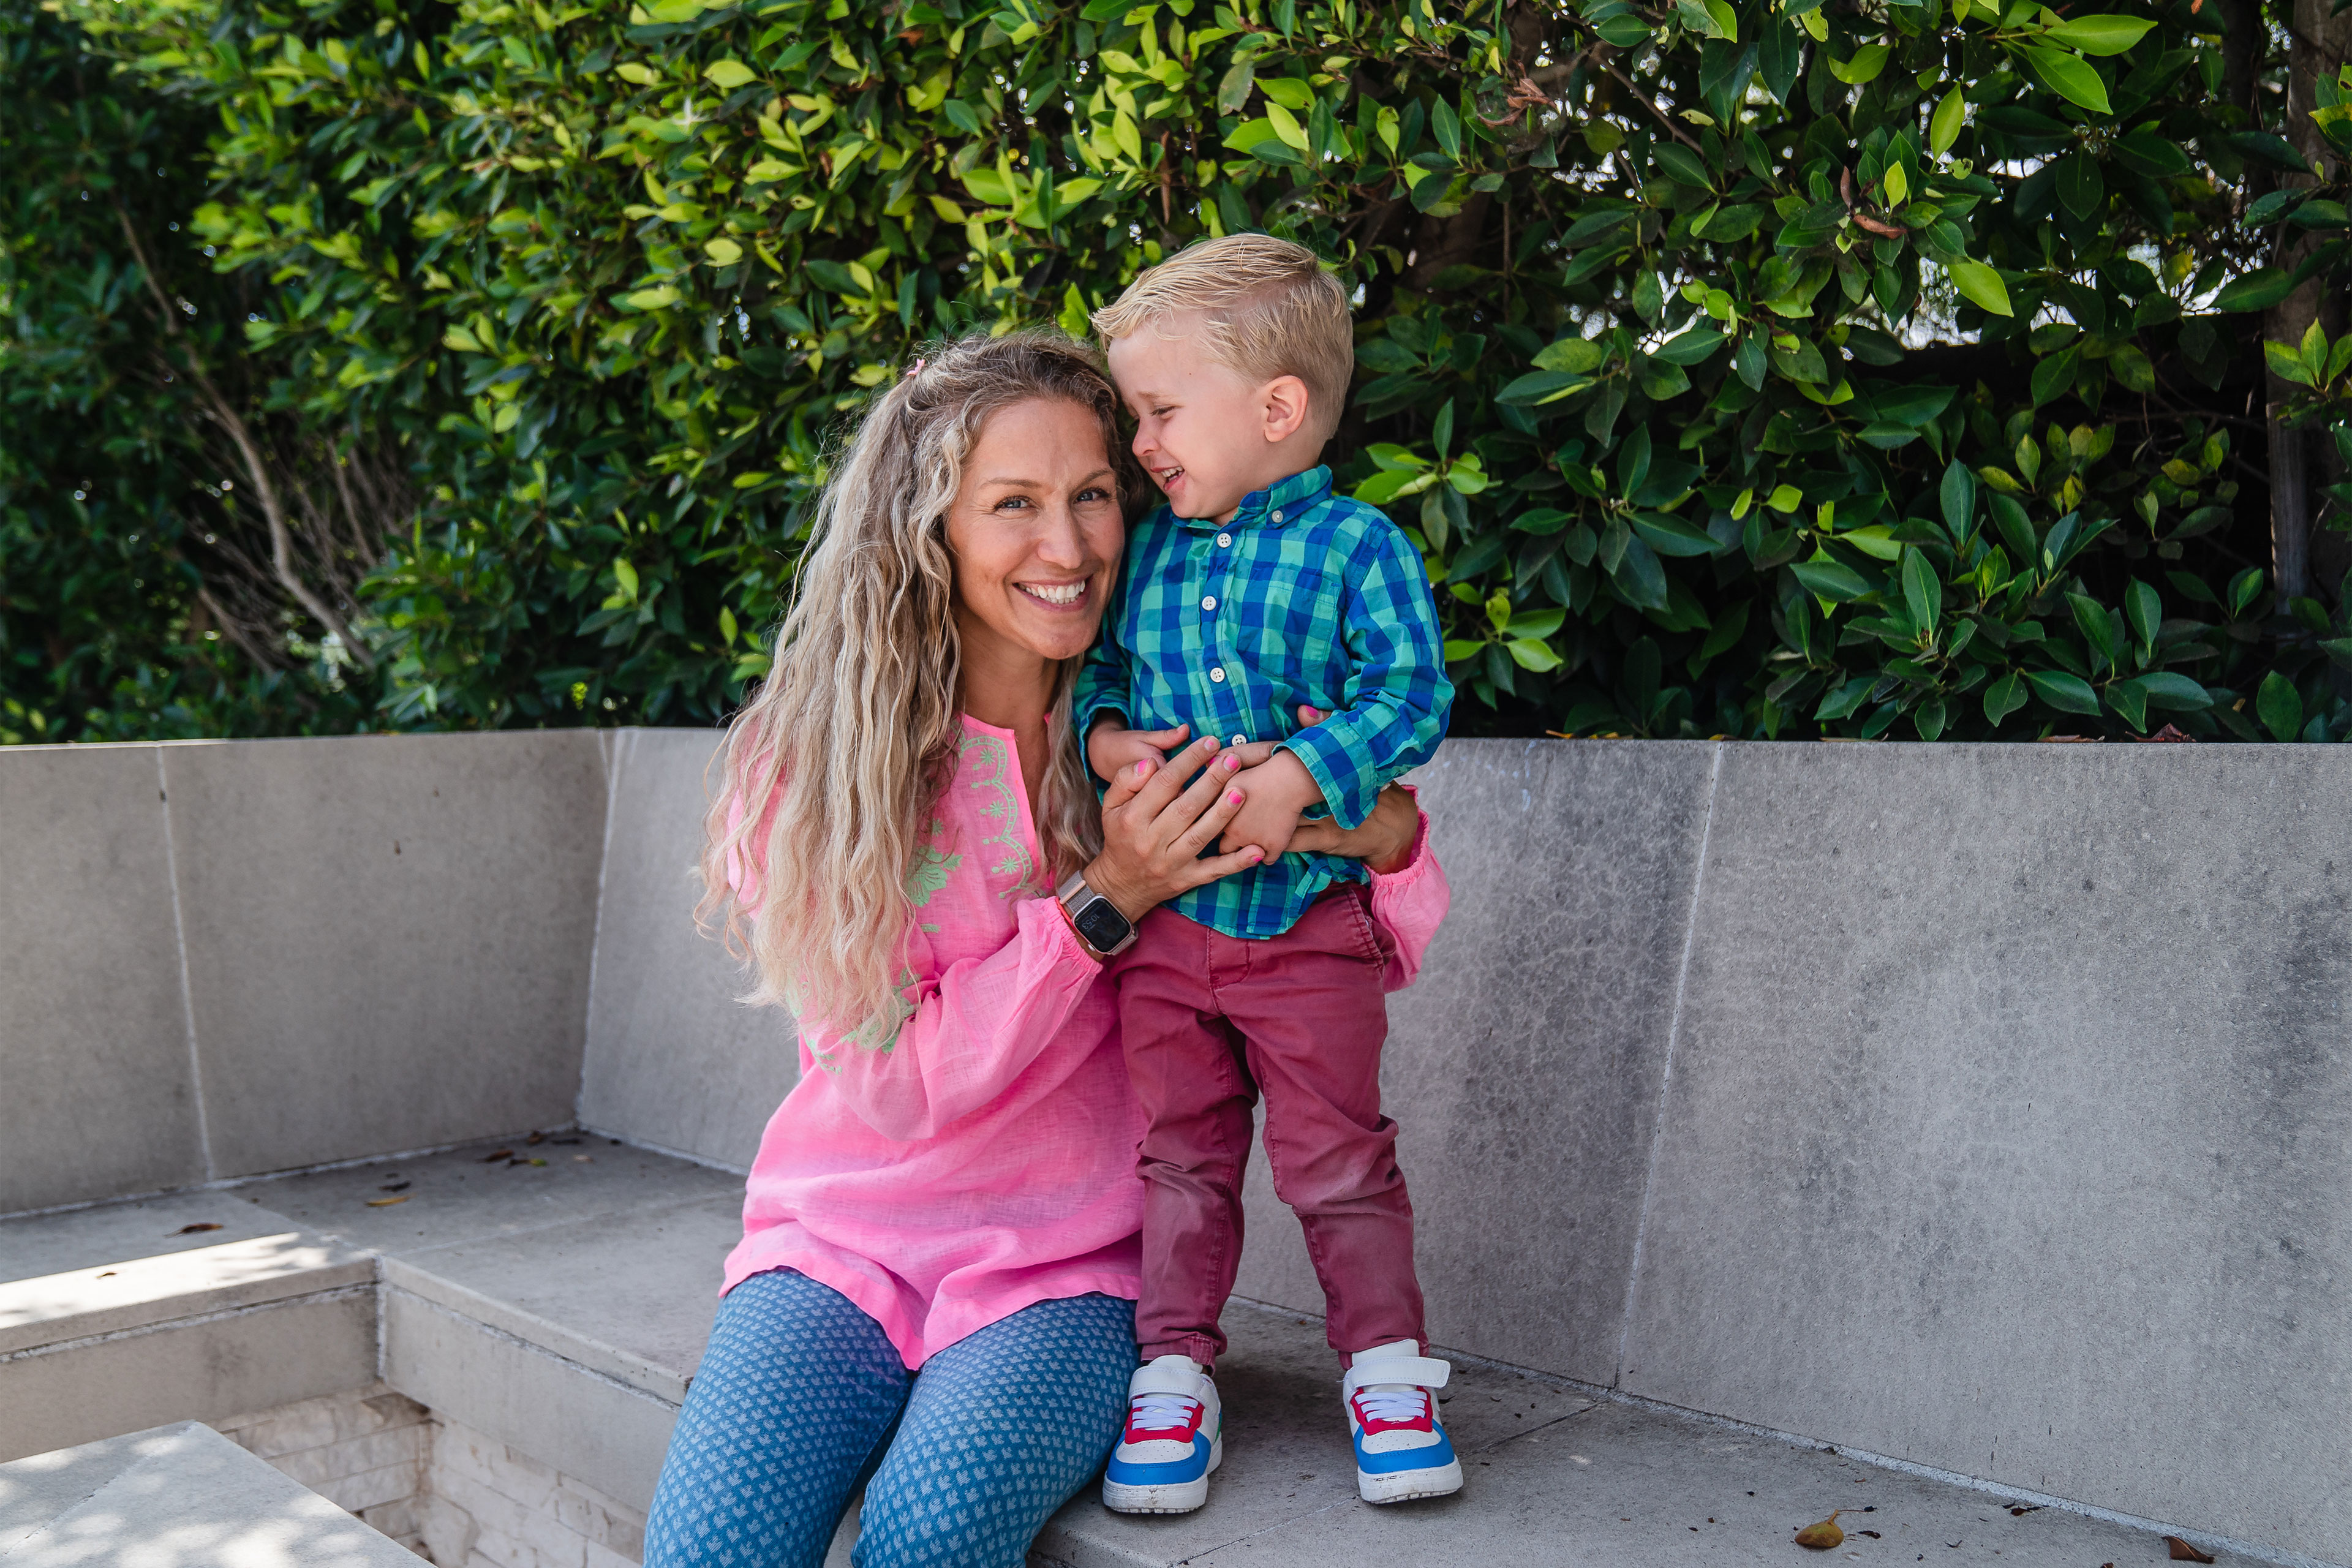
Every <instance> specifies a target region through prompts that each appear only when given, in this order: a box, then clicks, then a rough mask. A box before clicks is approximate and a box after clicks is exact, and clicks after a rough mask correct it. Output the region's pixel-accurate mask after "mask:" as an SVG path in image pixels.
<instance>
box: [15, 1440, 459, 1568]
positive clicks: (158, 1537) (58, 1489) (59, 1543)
mask: <svg viewBox="0 0 2352 1568" xmlns="http://www.w3.org/2000/svg"><path fill="white" fill-rule="evenodd" d="M416 1561H417V1560H416V1558H415V1557H414V1556H413V1555H411V1554H410V1553H409V1552H407V1551H406V1550H405V1549H404V1548H403V1547H401V1546H400V1545H399V1544H398V1543H396V1542H394V1541H393V1540H392V1539H391V1538H390V1537H388V1536H385V1535H383V1534H381V1533H379V1532H377V1531H374V1530H372V1529H370V1528H369V1527H368V1526H367V1525H365V1524H362V1522H361V1521H358V1520H356V1519H354V1518H352V1516H351V1515H350V1514H348V1513H345V1512H344V1511H343V1510H341V1509H340V1508H337V1507H336V1506H335V1505H334V1504H333V1503H331V1502H329V1501H328V1500H326V1499H325V1498H322V1497H320V1495H319V1494H318V1493H316V1492H314V1491H311V1490H310V1489H308V1488H306V1487H304V1486H302V1485H300V1484H299V1482H296V1481H293V1480H290V1479H288V1478H287V1477H285V1476H283V1475H280V1474H279V1473H278V1471H277V1470H276V1469H274V1468H271V1467H270V1466H269V1465H268V1462H266V1461H264V1460H261V1459H257V1458H254V1457H253V1456H252V1455H251V1454H248V1453H247V1452H246V1451H245V1450H244V1449H242V1448H240V1447H237V1446H236V1444H234V1443H232V1442H230V1441H229V1440H228V1439H227V1438H226V1437H224V1436H221V1435H220V1434H219V1433H217V1432H215V1431H214V1430H212V1429H211V1428H210V1427H208V1426H201V1425H198V1424H196V1423H194V1422H187V1423H184V1424H179V1425H174V1426H159V1427H156V1428H154V1429H153V1430H152V1431H146V1432H133V1433H130V1434H127V1435H125V1436H120V1437H110V1438H107V1439H105V1440H103V1441H101V1442H97V1443H90V1444H86V1445H84V1446H82V1447H76V1448H68V1449H62V1450H59V1451H58V1452H56V1453H48V1454H37V1455H35V1456H33V1457H32V1458H26V1459H19V1460H17V1461H16V1462H15V1463H13V1464H8V1465H0V1563H7V1564H8V1568H100V1565H108V1568H288V1565H289V1564H297V1563H299V1564H300V1565H301V1568H415V1564H416Z"/></svg>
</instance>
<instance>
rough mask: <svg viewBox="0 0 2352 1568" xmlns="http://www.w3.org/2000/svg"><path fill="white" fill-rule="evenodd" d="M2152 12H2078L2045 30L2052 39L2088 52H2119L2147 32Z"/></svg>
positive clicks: (2100, 53) (2151, 19)
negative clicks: (2105, 14)
mask: <svg viewBox="0 0 2352 1568" xmlns="http://www.w3.org/2000/svg"><path fill="white" fill-rule="evenodd" d="M2153 26H2156V18H2154V17H2153V16H2076V17H2074V18H2071V19H2069V20H2067V21H2063V22H2061V23H2059V24H2058V25H2057V26H2054V27H2051V28H2049V29H2047V30H2045V31H2044V32H2043V33H2042V37H2045V38H2048V39H2050V40H2051V41H2052V42H2053V43H2059V44H2063V45H2065V46H2066V47H2068V48H2070V49H2080V50H2082V51H2083V52H2084V54H2086V55H2119V54H2122V53H2123V52H2124V51H2125V50H2126V49H2128V48H2130V47H2132V46H2133V45H2134V44H2137V43H2138V42H2139V41H2140V40H2141V39H2142V38H2144V37H2147V31H2148V29H2149V28H2151V27H2153Z"/></svg>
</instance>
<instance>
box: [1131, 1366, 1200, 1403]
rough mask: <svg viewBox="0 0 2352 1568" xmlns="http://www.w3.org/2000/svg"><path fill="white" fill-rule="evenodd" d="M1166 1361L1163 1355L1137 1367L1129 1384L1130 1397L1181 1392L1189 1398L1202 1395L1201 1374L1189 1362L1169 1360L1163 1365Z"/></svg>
mask: <svg viewBox="0 0 2352 1568" xmlns="http://www.w3.org/2000/svg"><path fill="white" fill-rule="evenodd" d="M1165 1361H1167V1358H1166V1357H1162V1358H1161V1360H1160V1361H1154V1362H1149V1363H1145V1364H1144V1365H1142V1366H1140V1367H1138V1368H1137V1369H1136V1372H1135V1375H1134V1376H1133V1377H1131V1378H1130V1379H1129V1381H1128V1384H1127V1395H1128V1397H1129V1399H1132V1398H1134V1397H1135V1396H1136V1395H1137V1394H1183V1395H1184V1396H1185V1397H1186V1398H1188V1399H1198V1398H1200V1397H1201V1374H1200V1373H1197V1372H1195V1371H1193V1370H1192V1366H1191V1364H1190V1363H1184V1362H1169V1363H1168V1364H1166V1365H1162V1364H1161V1362H1165Z"/></svg>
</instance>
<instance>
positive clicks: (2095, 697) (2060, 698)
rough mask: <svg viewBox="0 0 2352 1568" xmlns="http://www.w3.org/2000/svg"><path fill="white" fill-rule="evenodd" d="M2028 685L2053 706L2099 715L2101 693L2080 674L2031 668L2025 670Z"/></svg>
mask: <svg viewBox="0 0 2352 1568" xmlns="http://www.w3.org/2000/svg"><path fill="white" fill-rule="evenodd" d="M2025 679H2026V682H2027V684H2028V685H2030V686H2032V688H2033V691H2034V695H2035V696H2037V697H2039V698H2041V699H2042V701H2044V702H2047V703H2048V704H2050V706H2051V707H2053V708H2056V709H2059V710H2063V711H2064V712H2068V713H2085V714H2088V715H2090V716H2091V717H2093V718H2096V717H2098V713H2099V694H2098V693H2097V692H2095V691H2094V690H2092V689H2091V688H2090V685H2089V683H2088V682H2086V681H2084V679H2082V678H2081V677H2079V676H2073V675H2068V674H2067V673H2066V672H2065V671H2063V670H2060V669H2029V670H2027V671H2025Z"/></svg>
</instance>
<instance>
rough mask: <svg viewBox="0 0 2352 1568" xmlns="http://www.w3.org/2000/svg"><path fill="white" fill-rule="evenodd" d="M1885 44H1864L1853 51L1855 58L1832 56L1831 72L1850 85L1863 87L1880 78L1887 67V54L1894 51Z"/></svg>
mask: <svg viewBox="0 0 2352 1568" xmlns="http://www.w3.org/2000/svg"><path fill="white" fill-rule="evenodd" d="M1892 52H1893V51H1892V50H1890V49H1889V48H1888V47H1886V46H1885V44H1864V45H1863V46H1862V47H1860V48H1858V49H1856V50H1854V51H1853V58H1852V59H1850V60H1840V59H1836V58H1832V59H1831V61H1830V74H1831V75H1832V76H1833V77H1835V78H1837V79H1838V80H1840V81H1842V82H1843V83H1845V84H1846V85H1847V86H1848V87H1862V86H1864V85H1866V84H1868V83H1870V82H1873V81H1875V80H1877V79H1878V73H1879V72H1880V71H1883V70H1885V68H1886V58H1887V56H1888V55H1889V54H1890V53H1892Z"/></svg>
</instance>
